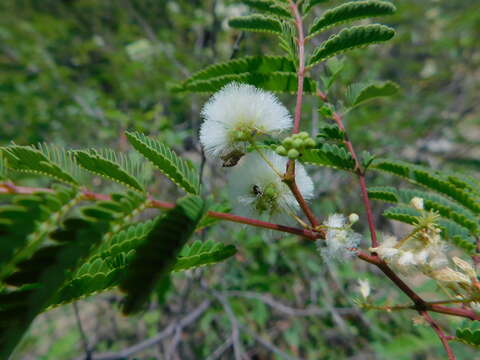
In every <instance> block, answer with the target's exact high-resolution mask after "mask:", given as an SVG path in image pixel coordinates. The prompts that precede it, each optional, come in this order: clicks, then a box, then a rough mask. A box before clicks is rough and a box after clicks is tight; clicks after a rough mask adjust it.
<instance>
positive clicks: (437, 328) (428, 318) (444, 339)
mask: <svg viewBox="0 0 480 360" xmlns="http://www.w3.org/2000/svg"><path fill="white" fill-rule="evenodd" d="M420 315H422V316H423V318H424V319H425V320H426V321H427V322H428V323H429V324H430V326H431V327H432V329H433V330H434V331H435V332H436V333H437V335H438V338H439V339H440V341H441V342H442V344H443V347H444V348H445V351H446V352H447V356H448V359H449V360H455V359H456V358H455V355H454V354H453V351H452V348H451V347H450V344H449V343H448V337H447V336H446V335H445V333H444V332H443V330H442V329H441V328H440V326H439V325H438V324H437V323H436V322H435V320H433V319H432V317H431V316H430V314H429V313H428V312H426V311H420Z"/></svg>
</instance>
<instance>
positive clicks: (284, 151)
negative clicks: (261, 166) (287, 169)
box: [275, 145, 287, 156]
mask: <svg viewBox="0 0 480 360" xmlns="http://www.w3.org/2000/svg"><path fill="white" fill-rule="evenodd" d="M275 152H276V153H277V154H278V155H280V156H287V149H285V147H283V146H282V145H280V146H277V148H276V149H275Z"/></svg>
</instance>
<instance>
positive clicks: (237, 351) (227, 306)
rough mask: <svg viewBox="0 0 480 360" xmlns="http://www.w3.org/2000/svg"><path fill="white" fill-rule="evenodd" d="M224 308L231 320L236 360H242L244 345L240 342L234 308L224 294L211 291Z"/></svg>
mask: <svg viewBox="0 0 480 360" xmlns="http://www.w3.org/2000/svg"><path fill="white" fill-rule="evenodd" d="M209 292H210V294H212V295H213V296H214V297H215V298H216V299H217V300H218V301H219V302H220V303H221V304H222V306H223V308H224V309H225V312H226V313H227V316H228V319H229V320H230V325H231V326H232V343H233V352H234V354H235V360H242V358H243V349H242V343H241V341H240V330H239V324H238V320H237V317H236V316H235V313H234V312H233V309H232V307H231V306H230V304H229V303H228V300H227V299H226V298H225V296H224V295H223V294H221V293H220V292H217V291H209Z"/></svg>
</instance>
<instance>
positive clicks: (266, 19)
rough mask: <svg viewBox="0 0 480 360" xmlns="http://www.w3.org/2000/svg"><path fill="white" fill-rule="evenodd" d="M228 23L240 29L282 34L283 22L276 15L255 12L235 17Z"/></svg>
mask: <svg viewBox="0 0 480 360" xmlns="http://www.w3.org/2000/svg"><path fill="white" fill-rule="evenodd" d="M228 25H229V26H230V27H231V28H234V29H238V30H244V31H253V32H266V33H271V34H278V35H281V34H282V23H281V22H280V21H279V20H277V19H275V18H274V17H270V16H265V15H259V14H253V15H248V16H241V17H235V18H232V19H230V20H229V21H228Z"/></svg>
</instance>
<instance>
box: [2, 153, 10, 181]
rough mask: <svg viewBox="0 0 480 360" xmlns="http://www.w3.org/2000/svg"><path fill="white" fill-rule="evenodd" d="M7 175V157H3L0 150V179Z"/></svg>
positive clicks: (4, 178) (5, 177)
mask: <svg viewBox="0 0 480 360" xmlns="http://www.w3.org/2000/svg"><path fill="white" fill-rule="evenodd" d="M7 177H8V176H7V159H5V156H4V155H3V152H2V151H0V180H6V179H7Z"/></svg>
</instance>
